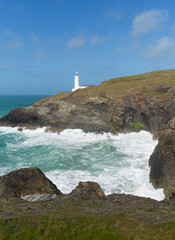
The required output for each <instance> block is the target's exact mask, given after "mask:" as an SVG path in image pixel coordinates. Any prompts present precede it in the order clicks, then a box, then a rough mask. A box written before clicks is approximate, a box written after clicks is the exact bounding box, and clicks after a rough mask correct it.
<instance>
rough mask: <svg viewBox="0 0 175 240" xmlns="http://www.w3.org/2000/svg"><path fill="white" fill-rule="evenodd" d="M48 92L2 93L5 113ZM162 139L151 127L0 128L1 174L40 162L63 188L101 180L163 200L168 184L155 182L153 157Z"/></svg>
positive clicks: (0, 106) (0, 108) (0, 107)
mask: <svg viewBox="0 0 175 240" xmlns="http://www.w3.org/2000/svg"><path fill="white" fill-rule="evenodd" d="M41 97H43V96H0V117H2V116H3V115H5V114H7V113H8V112H9V111H10V110H12V109H15V108H17V107H26V106H30V105H32V104H33V103H34V102H35V101H37V100H39V99H40V98H41ZM156 144H157V141H153V140H152V135H151V134H150V133H148V132H146V131H141V132H139V133H129V134H119V135H118V136H115V135H113V134H111V133H103V134H95V133H84V132H83V131H82V130H80V129H76V130H71V129H67V130H64V131H63V132H61V133H60V134H57V133H46V132H45V128H38V129H36V130H27V129H24V130H23V131H22V132H19V131H18V130H17V128H11V127H0V175H4V174H6V173H8V172H10V171H12V170H16V169H19V168H22V167H35V166H37V167H39V168H41V170H42V171H43V172H44V173H45V174H46V176H47V177H48V178H49V179H51V181H53V182H54V183H55V184H56V185H57V187H58V189H60V190H61V191H62V192H63V193H69V192H70V191H72V190H73V188H75V186H77V185H78V183H79V181H95V182H98V183H99V184H100V185H101V187H102V189H103V190H104V192H105V194H111V193H126V194H133V195H137V196H143V197H150V198H153V199H157V200H162V199H163V198H164V194H163V191H162V189H158V190H155V189H154V188H153V187H152V185H151V184H150V183H149V171H150V169H149V166H148V160H149V156H150V154H151V153H152V152H153V150H154V148H155V146H156Z"/></svg>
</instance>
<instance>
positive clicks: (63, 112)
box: [0, 85, 175, 136]
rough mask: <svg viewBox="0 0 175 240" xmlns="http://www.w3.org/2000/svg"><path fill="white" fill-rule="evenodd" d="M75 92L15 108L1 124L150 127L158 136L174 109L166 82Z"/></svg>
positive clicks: (98, 128)
mask: <svg viewBox="0 0 175 240" xmlns="http://www.w3.org/2000/svg"><path fill="white" fill-rule="evenodd" d="M88 90H89V89H87V90H86V91H88ZM80 91H81V90H80ZM76 94H77V93H76V92H74V93H70V95H69V96H68V97H66V98H59V99H57V98H55V97H50V98H45V99H42V100H40V101H39V102H36V103H35V104H34V105H33V106H30V107H26V108H18V109H16V110H12V111H11V112H9V113H8V114H7V115H5V116H4V117H2V118H1V119H0V125H5V126H19V127H21V126H25V127H28V128H31V127H43V126H46V127H50V128H51V129H53V130H56V131H61V130H63V129H66V128H72V129H75V128H80V129H83V130H84V131H85V132H93V131H96V132H113V133H115V132H123V131H139V130H141V129H147V130H148V131H150V132H152V133H153V134H154V135H155V136H157V135H160V133H161V132H162V131H163V130H164V129H165V126H166V124H167V123H168V121H170V120H171V119H172V118H173V112H174V111H175V88H173V87H171V86H167V85H156V86H145V87H144V88H140V89H137V90H134V89H130V90H128V91H126V92H124V93H123V94H121V95H119V96H117V95H116V96H115V97H114V96H113V97H111V96H110V95H107V94H104V95H103V94H99V95H98V96H96V97H91V96H88V97H87V96H86V97H81V98H78V97H76ZM74 95H75V96H74ZM87 95H88V92H87Z"/></svg>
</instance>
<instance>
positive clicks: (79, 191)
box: [69, 181, 105, 200]
mask: <svg viewBox="0 0 175 240" xmlns="http://www.w3.org/2000/svg"><path fill="white" fill-rule="evenodd" d="M69 196H71V197H73V198H76V199H86V200H89V199H91V200H93V199H104V198H105V195H104V193H103V190H102V189H101V187H100V185H99V184H98V183H96V182H90V181H88V182H79V185H78V186H77V187H76V188H75V189H74V190H73V191H72V192H71V193H70V194H69Z"/></svg>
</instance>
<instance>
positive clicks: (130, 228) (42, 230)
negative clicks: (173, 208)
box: [0, 213, 175, 240]
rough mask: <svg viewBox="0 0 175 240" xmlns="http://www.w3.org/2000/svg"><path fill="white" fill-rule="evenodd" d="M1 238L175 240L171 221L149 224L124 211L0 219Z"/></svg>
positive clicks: (20, 239)
mask: <svg viewBox="0 0 175 240" xmlns="http://www.w3.org/2000/svg"><path fill="white" fill-rule="evenodd" d="M0 239H1V240H7V239H11V240H54V239H55V240H57V239H61V240H71V239H76V240H82V239H83V240H91V239H94V240H106V239H108V240H120V239H121V240H122V239H123V240H128V239H133V240H139V239H142V240H144V239H149V240H157V239H159V240H165V239H175V222H173V221H169V222H165V223H162V224H156V220H155V224H151V223H149V222H144V221H142V220H138V219H137V217H133V216H132V217H131V216H128V215H127V214H126V213H125V214H112V215H111V216H100V215H97V214H92V213H86V214H85V213H84V214H82V215H80V216H70V215H69V216H64V215H63V216H61V215H58V216H56V215H52V214H50V215H48V214H47V215H28V216H25V217H16V218H9V219H1V220H0Z"/></svg>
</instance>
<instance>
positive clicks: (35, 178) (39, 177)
mask: <svg viewBox="0 0 175 240" xmlns="http://www.w3.org/2000/svg"><path fill="white" fill-rule="evenodd" d="M33 194H49V195H53V194H56V195H59V194H61V191H60V190H58V189H57V187H56V185H54V184H53V183H52V182H51V181H50V180H49V179H48V178H47V177H46V176H45V175H44V173H43V172H42V171H41V170H40V169H39V168H37V167H35V168H21V169H19V170H16V171H13V172H10V173H8V174H7V175H4V176H1V177H0V200H1V201H4V200H10V199H13V198H16V197H24V196H27V195H33Z"/></svg>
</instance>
